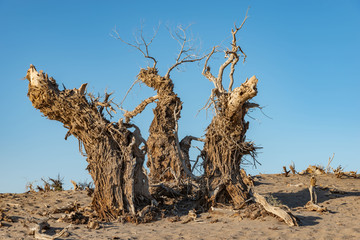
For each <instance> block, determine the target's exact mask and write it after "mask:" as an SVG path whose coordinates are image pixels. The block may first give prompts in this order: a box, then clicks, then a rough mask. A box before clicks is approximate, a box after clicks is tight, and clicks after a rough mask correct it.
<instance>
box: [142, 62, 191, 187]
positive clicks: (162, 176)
mask: <svg viewBox="0 0 360 240" xmlns="http://www.w3.org/2000/svg"><path fill="white" fill-rule="evenodd" d="M138 78H139V80H141V81H142V82H143V83H145V84H146V85H147V86H148V87H151V88H153V89H154V90H155V91H157V99H158V100H157V102H156V107H155V109H154V110H153V112H154V119H153V121H152V123H151V125H150V129H149V138H148V139H147V142H146V143H147V149H148V151H147V152H148V161H147V166H148V167H149V169H150V180H151V181H152V182H153V183H157V182H161V181H170V180H179V179H180V178H182V177H184V176H185V173H184V168H183V166H182V165H181V162H180V160H179V155H178V152H177V150H176V137H175V131H176V130H175V128H176V124H177V121H178V119H179V118H180V111H181V108H182V102H181V101H180V98H179V97H178V96H177V94H175V93H174V84H173V82H172V80H171V79H170V78H165V77H162V76H160V75H159V74H158V72H157V70H156V69H155V68H147V69H141V71H140V73H139V75H138ZM187 165H188V166H190V163H189V162H187Z"/></svg>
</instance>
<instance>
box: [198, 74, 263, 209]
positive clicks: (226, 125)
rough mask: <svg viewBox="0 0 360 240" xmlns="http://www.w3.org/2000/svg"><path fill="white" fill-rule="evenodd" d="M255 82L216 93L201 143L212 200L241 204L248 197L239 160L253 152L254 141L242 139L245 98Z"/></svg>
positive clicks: (247, 104) (247, 98)
mask: <svg viewBox="0 0 360 240" xmlns="http://www.w3.org/2000/svg"><path fill="white" fill-rule="evenodd" d="M256 84H257V79H256V78H255V77H252V78H251V79H250V80H248V81H246V82H245V83H243V84H242V85H241V87H239V88H236V89H234V91H233V92H232V93H224V94H221V95H219V98H218V101H217V102H216V103H215V105H216V106H215V108H216V109H217V114H216V115H215V116H214V118H213V120H212V122H211V123H210V125H209V126H208V128H207V131H206V137H205V145H204V153H205V161H204V167H205V175H206V177H207V179H208V183H209V190H210V194H211V197H212V198H211V200H212V201H214V202H226V201H232V202H233V203H234V205H237V206H240V205H242V204H243V202H244V201H245V200H247V199H248V186H247V185H246V184H245V183H244V182H243V177H244V176H242V174H241V169H240V164H241V162H242V160H243V156H244V155H248V154H250V155H253V154H255V146H254V145H253V143H251V142H246V141H245V140H246V136H245V134H246V131H247V129H248V127H249V122H247V121H245V120H244V117H245V115H246V113H247V111H248V108H249V106H251V105H249V103H248V100H249V99H250V98H252V97H254V96H255V95H256V93H257V90H256ZM243 173H244V172H243Z"/></svg>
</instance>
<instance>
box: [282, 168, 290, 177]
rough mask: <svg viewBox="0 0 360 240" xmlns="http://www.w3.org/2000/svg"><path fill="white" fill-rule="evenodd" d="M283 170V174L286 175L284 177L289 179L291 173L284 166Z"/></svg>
mask: <svg viewBox="0 0 360 240" xmlns="http://www.w3.org/2000/svg"><path fill="white" fill-rule="evenodd" d="M283 170H284V173H283V174H284V176H285V177H288V176H289V173H290V171H287V170H286V166H283Z"/></svg>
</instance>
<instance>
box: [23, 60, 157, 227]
mask: <svg viewBox="0 0 360 240" xmlns="http://www.w3.org/2000/svg"><path fill="white" fill-rule="evenodd" d="M26 78H27V79H28V80H29V91H28V96H29V98H30V101H31V102H32V104H33V106H34V107H35V108H37V109H39V110H40V111H41V112H42V113H43V114H44V115H45V116H46V117H48V118H49V119H51V120H57V121H59V122H62V123H63V124H64V127H65V128H67V129H69V132H68V133H67V134H66V137H65V139H66V138H67V137H68V136H69V135H73V136H75V137H76V138H77V139H78V140H79V147H80V151H81V146H82V145H83V146H84V149H85V152H86V155H87V162H88V164H89V165H88V167H87V169H88V170H89V173H90V175H91V177H92V178H93V181H94V184H95V191H94V196H93V201H92V206H93V208H94V209H95V210H96V212H97V214H98V216H99V217H100V218H102V219H104V220H111V219H115V218H117V216H118V215H119V214H123V213H130V214H132V215H135V214H136V213H137V211H138V210H140V209H141V208H142V207H143V206H145V205H146V204H149V203H150V201H151V196H150V193H149V190H148V189H149V186H148V179H147V176H146V175H145V174H144V172H143V163H144V157H145V155H144V151H142V150H141V149H140V144H141V143H142V142H144V140H143V139H142V138H141V135H140V131H139V130H138V129H137V127H136V126H134V125H130V124H125V123H123V122H121V121H119V122H118V123H112V122H109V121H108V120H107V119H106V118H105V117H104V115H103V113H102V111H103V109H104V107H105V108H106V107H110V105H109V102H106V101H105V102H99V101H98V99H90V100H88V99H87V98H86V97H85V87H86V85H85V84H83V85H82V86H81V87H80V89H72V90H65V89H64V90H63V91H60V90H59V88H58V85H57V84H56V82H55V80H54V79H53V78H50V79H49V78H48V76H47V74H46V75H45V74H44V73H42V71H40V72H37V71H36V69H35V67H34V66H33V65H31V66H30V69H29V70H28V73H27V75H26ZM129 128H135V130H134V131H133V132H131V131H130V130H129Z"/></svg>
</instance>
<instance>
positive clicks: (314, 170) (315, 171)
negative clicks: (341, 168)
mask: <svg viewBox="0 0 360 240" xmlns="http://www.w3.org/2000/svg"><path fill="white" fill-rule="evenodd" d="M299 174H300V175H304V174H315V175H321V174H325V170H324V169H323V167H320V166H314V165H310V166H309V167H308V168H307V169H305V170H303V171H301V172H299Z"/></svg>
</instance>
